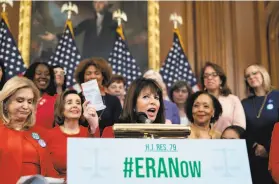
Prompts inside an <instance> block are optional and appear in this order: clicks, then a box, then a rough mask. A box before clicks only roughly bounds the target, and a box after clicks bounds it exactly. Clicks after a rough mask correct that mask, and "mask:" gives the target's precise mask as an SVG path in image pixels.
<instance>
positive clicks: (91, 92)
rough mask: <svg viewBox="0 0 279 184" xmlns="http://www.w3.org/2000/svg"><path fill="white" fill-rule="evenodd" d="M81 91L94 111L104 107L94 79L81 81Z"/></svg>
mask: <svg viewBox="0 0 279 184" xmlns="http://www.w3.org/2000/svg"><path fill="white" fill-rule="evenodd" d="M81 87H82V93H83V95H84V97H85V99H86V100H87V101H89V102H90V104H91V105H93V106H94V108H95V109H96V111H100V110H103V109H105V108H106V106H105V105H104V102H103V99H102V95H101V92H100V89H99V86H98V83H97V81H96V79H94V80H90V81H88V82H85V83H82V84H81Z"/></svg>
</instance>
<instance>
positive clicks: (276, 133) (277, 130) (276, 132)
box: [269, 122, 279, 183]
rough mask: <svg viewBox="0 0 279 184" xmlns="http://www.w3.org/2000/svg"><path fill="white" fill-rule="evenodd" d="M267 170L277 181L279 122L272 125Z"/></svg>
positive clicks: (278, 168)
mask: <svg viewBox="0 0 279 184" xmlns="http://www.w3.org/2000/svg"><path fill="white" fill-rule="evenodd" d="M269 170H270V172H271V175H272V178H273V179H274V181H275V182H276V183H279V122H278V123H276V124H275V125H274V128H273V132H272V137H271V144H270V152H269Z"/></svg>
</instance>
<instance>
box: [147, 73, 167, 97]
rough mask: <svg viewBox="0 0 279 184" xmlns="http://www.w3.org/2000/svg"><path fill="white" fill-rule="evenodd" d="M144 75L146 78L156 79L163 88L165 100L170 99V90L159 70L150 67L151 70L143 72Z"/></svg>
mask: <svg viewBox="0 0 279 184" xmlns="http://www.w3.org/2000/svg"><path fill="white" fill-rule="evenodd" d="M143 77H144V78H146V79H153V80H155V81H156V82H157V83H158V84H159V86H160V87H161V88H162V90H163V98H164V99H165V100H169V97H168V92H167V86H166V84H165V83H164V81H163V78H162V75H161V74H160V73H159V72H157V71H155V70H153V69H150V70H147V71H146V72H145V73H144V74H143Z"/></svg>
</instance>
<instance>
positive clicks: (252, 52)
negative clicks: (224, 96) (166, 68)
mask: <svg viewBox="0 0 279 184" xmlns="http://www.w3.org/2000/svg"><path fill="white" fill-rule="evenodd" d="M183 7H184V8H183ZM173 11H176V12H177V13H178V14H180V15H182V17H183V20H184V24H185V25H183V26H182V27H181V29H180V30H181V36H182V38H183V41H184V43H185V48H186V54H187V56H188V58H189V60H190V63H191V65H192V67H193V68H194V71H195V72H196V74H197V75H198V74H199V73H200V70H201V68H202V66H203V65H204V63H205V62H206V61H213V62H215V63H217V64H219V65H220V66H222V67H223V69H224V70H225V72H226V74H227V78H228V85H229V86H230V88H231V89H232V91H233V93H234V94H236V95H238V96H239V97H240V98H241V99H242V98H244V97H245V96H246V94H245V83H244V76H243V71H244V69H245V68H246V67H247V66H248V65H250V64H254V63H261V64H263V65H264V66H266V67H267V68H268V67H269V62H268V57H267V40H266V26H265V23H266V20H265V18H264V17H265V16H264V15H265V4H264V2H252V1H251V2H249V1H246V2H227V1H223V2H221V1H220V2H200V1H196V2H175V3H173V2H171V3H170V2H160V18H161V19H163V20H164V22H165V23H164V24H161V60H162V61H163V60H164V59H165V57H166V54H167V52H168V49H169V45H170V43H171V39H172V34H171V31H170V30H171V29H172V24H170V22H168V21H166V20H168V17H169V14H170V13H172V12H173ZM161 22H162V20H161Z"/></svg>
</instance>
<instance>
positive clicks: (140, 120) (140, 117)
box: [136, 112, 152, 124]
mask: <svg viewBox="0 0 279 184" xmlns="http://www.w3.org/2000/svg"><path fill="white" fill-rule="evenodd" d="M136 117H137V123H144V124H151V123H152V120H150V119H148V117H147V115H146V114H145V113H144V112H137V113H136Z"/></svg>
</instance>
